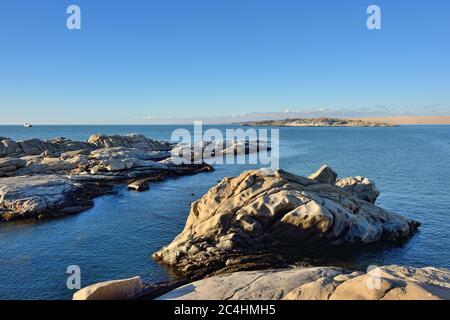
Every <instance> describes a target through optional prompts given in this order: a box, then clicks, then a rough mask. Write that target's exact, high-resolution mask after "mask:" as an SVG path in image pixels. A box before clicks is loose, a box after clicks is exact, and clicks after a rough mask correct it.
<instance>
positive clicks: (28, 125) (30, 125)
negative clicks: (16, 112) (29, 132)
mask: <svg viewBox="0 0 450 320" xmlns="http://www.w3.org/2000/svg"><path fill="white" fill-rule="evenodd" d="M23 126H24V127H25V128H31V127H33V125H32V124H31V123H24V124H23Z"/></svg>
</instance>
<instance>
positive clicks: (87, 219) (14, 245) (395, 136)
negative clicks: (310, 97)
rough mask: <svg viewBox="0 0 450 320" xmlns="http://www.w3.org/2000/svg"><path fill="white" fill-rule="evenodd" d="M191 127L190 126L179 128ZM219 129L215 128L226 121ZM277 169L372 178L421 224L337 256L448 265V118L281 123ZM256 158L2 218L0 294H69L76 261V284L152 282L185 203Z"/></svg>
mask: <svg viewBox="0 0 450 320" xmlns="http://www.w3.org/2000/svg"><path fill="white" fill-rule="evenodd" d="M175 128H177V127H174V126H35V127H33V128H31V129H26V128H23V127H19V126H0V136H6V137H11V138H13V139H26V138H36V137H38V138H43V139H46V138H52V137H56V136H65V137H67V138H72V139H81V140H84V139H86V138H87V137H88V136H89V135H90V134H92V133H104V134H127V133H142V134H145V135H146V136H148V137H151V138H155V139H166V140H168V139H170V135H171V132H172V131H173V130H174V129H175ZM187 128H189V127H187ZM224 128H225V127H222V129H224ZM280 148H281V150H280V157H281V167H282V168H284V169H286V170H289V171H292V172H294V173H297V174H301V175H309V174H310V173H311V172H313V171H315V170H316V169H317V168H318V167H320V166H321V165H322V164H328V165H330V166H332V167H333V168H334V169H335V170H336V171H337V172H338V174H339V175H340V176H341V177H344V176H350V175H364V176H367V177H370V178H372V179H374V180H375V181H376V183H377V186H378V187H379V189H380V190H381V192H382V194H381V196H380V198H379V200H378V204H379V205H380V206H382V207H384V208H386V209H388V210H392V211H395V212H399V213H401V214H403V215H405V216H408V217H411V218H414V219H417V220H419V221H421V222H422V223H423V225H422V227H421V230H420V232H418V233H417V234H416V235H415V236H414V237H413V238H412V239H411V240H410V241H408V242H406V243H404V244H403V245H399V246H395V247H389V248H374V247H368V248H367V250H365V251H364V252H363V253H360V254H358V255H352V256H344V257H340V258H339V259H340V261H336V263H345V264H348V265H353V266H354V267H356V268H364V267H365V266H367V265H369V264H378V265H381V264H400V265H411V266H429V265H432V266H438V267H447V268H450V253H449V250H448V248H449V247H450V231H449V230H450V161H449V159H450V126H402V127H398V128H282V129H280ZM253 167H256V166H250V165H239V166H237V165H222V166H216V169H217V170H216V171H215V172H212V173H202V174H198V175H195V176H190V177H182V178H179V179H176V180H166V181H164V182H161V183H156V184H153V185H152V186H151V189H150V191H148V192H145V193H133V192H128V191H126V190H125V189H124V187H123V186H122V187H120V186H119V187H117V190H118V193H117V195H109V196H105V197H101V198H98V199H96V201H95V203H96V205H95V207H94V208H92V209H91V210H88V211H85V212H83V213H81V214H78V215H74V216H69V217H64V218H61V219H57V220H51V221H45V222H41V223H30V222H17V223H7V224H1V225H0V298H2V299H13V298H15V299H24V298H27V299H55V298H60V299H68V298H70V297H71V295H72V294H73V291H70V290H68V289H67V287H66V279H67V276H68V275H67V274H66V269H67V266H69V265H78V266H80V268H81V274H82V286H86V285H89V284H91V283H94V282H99V281H104V280H110V279H114V278H125V277H131V276H135V275H140V276H141V277H142V278H143V279H144V280H145V281H160V280H165V279H167V278H168V277H169V275H168V273H167V272H166V271H165V270H164V269H163V268H162V267H161V266H159V265H158V264H156V263H154V262H153V261H152V260H151V258H150V255H151V253H153V252H154V251H156V250H157V249H159V248H160V247H161V246H163V245H165V244H167V243H168V242H170V241H171V240H172V239H173V237H175V236H176V235H177V234H178V233H179V232H180V231H181V230H182V228H183V226H184V223H185V220H186V217H187V214H188V212H189V206H190V203H191V202H192V201H194V200H196V199H198V198H199V197H201V196H202V195H203V194H204V193H205V192H206V191H207V190H208V189H209V188H210V187H211V186H213V185H214V184H216V183H217V181H219V180H220V179H222V178H223V177H225V176H235V175H238V174H239V173H240V172H241V171H242V170H245V169H250V168H253Z"/></svg>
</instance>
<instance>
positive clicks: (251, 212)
mask: <svg viewBox="0 0 450 320" xmlns="http://www.w3.org/2000/svg"><path fill="white" fill-rule="evenodd" d="M418 226H419V223H418V222H416V221H414V220H410V219H407V218H405V217H403V216H401V215H399V214H396V213H392V212H388V211H386V210H384V209H382V208H380V207H377V206H375V205H374V204H372V203H370V202H367V201H364V200H361V199H359V197H358V196H356V195H355V194H353V193H351V192H348V191H346V190H345V189H343V188H340V187H337V186H335V185H332V184H328V183H319V182H317V181H315V180H311V179H308V178H305V177H300V176H297V175H294V174H291V173H288V172H286V171H283V170H276V171H273V170H257V171H247V172H244V173H242V174H241V175H240V176H238V177H236V178H225V179H223V180H222V181H221V182H220V183H219V184H218V185H216V186H215V187H213V188H211V189H210V190H209V191H208V192H207V194H205V195H204V196H203V198H201V199H200V200H198V201H196V202H194V203H193V204H192V206H191V211H190V214H189V217H188V219H187V222H186V226H185V228H184V230H183V231H182V233H181V234H179V235H178V236H177V237H176V238H175V239H174V240H173V242H172V243H170V244H169V245H168V246H166V247H164V248H162V249H161V250H160V251H158V252H156V253H154V254H153V257H154V259H156V260H158V261H160V262H162V263H163V264H166V265H168V266H170V267H172V268H173V269H174V270H175V271H176V272H178V273H180V274H182V275H186V276H196V275H197V274H198V273H201V274H202V275H204V274H208V273H212V272H214V271H217V270H220V269H223V268H230V267H231V266H232V265H233V264H234V265H236V264H241V263H242V261H240V259H236V257H240V256H242V255H248V259H247V260H250V261H253V262H255V263H256V264H258V263H266V262H265V261H264V260H260V261H259V260H258V258H257V257H258V255H260V254H261V253H269V254H271V255H272V256H271V257H270V259H271V261H273V260H274V257H273V254H274V253H275V254H276V255H278V254H282V253H286V255H288V253H289V252H291V253H292V252H295V254H299V255H301V254H303V253H307V252H310V251H313V250H315V251H317V250H322V249H327V248H332V247H337V246H350V245H365V244H369V243H373V242H377V241H380V240H385V241H399V240H402V239H406V238H407V237H409V236H410V235H411V234H412V233H413V232H414V231H415V230H416V229H417V228H418ZM276 259H278V258H277V257H275V260H276ZM270 263H272V262H270Z"/></svg>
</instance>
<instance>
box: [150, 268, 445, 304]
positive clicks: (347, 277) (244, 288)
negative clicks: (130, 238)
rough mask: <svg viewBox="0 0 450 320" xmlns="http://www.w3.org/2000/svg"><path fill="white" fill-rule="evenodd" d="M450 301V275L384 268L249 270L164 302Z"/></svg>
mask: <svg viewBox="0 0 450 320" xmlns="http://www.w3.org/2000/svg"><path fill="white" fill-rule="evenodd" d="M439 299H445V300H448V299H450V270H447V269H437V268H431V267H428V268H412V267H399V266H384V267H379V268H374V269H373V270H371V271H370V272H368V273H362V272H359V271H349V270H345V269H341V268H335V267H315V268H291V269H286V270H265V271H246V272H236V273H231V274H224V275H218V276H214V277H211V278H207V279H204V280H200V281H197V282H193V283H190V284H187V285H185V286H182V287H179V288H177V289H175V290H173V291H171V292H169V293H167V294H164V295H162V296H160V297H159V298H158V300H439Z"/></svg>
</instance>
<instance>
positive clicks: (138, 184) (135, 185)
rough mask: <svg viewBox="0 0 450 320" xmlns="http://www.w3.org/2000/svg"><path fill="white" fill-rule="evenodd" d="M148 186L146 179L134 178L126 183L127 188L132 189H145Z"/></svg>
mask: <svg viewBox="0 0 450 320" xmlns="http://www.w3.org/2000/svg"><path fill="white" fill-rule="evenodd" d="M149 188H150V184H149V180H148V179H143V180H136V181H133V182H132V183H130V184H129V185H128V190H134V191H146V190H148V189H149Z"/></svg>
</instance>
